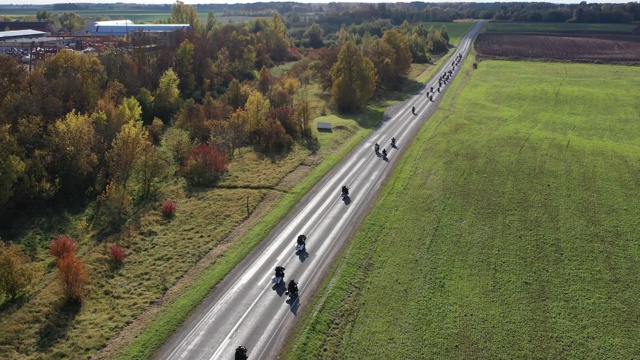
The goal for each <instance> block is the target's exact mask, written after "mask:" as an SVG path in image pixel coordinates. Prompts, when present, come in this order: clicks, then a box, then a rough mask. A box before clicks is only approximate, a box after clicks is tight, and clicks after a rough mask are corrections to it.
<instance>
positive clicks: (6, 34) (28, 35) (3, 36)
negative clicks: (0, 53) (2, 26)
mask: <svg viewBox="0 0 640 360" xmlns="http://www.w3.org/2000/svg"><path fill="white" fill-rule="evenodd" d="M46 35H47V33H46V32H43V31H36V30H12V31H2V32H0V41H7V40H15V39H32V38H39V37H43V36H46Z"/></svg>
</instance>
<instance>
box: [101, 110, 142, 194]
mask: <svg viewBox="0 0 640 360" xmlns="http://www.w3.org/2000/svg"><path fill="white" fill-rule="evenodd" d="M149 144H150V142H149V133H148V132H147V130H146V129H144V128H143V127H142V122H141V121H129V122H127V123H126V124H124V125H123V126H122V129H121V130H120V132H119V133H118V135H117V136H116V138H115V139H114V140H113V144H112V146H111V150H109V152H108V153H107V160H108V163H109V174H110V175H111V179H112V180H113V181H115V183H116V185H117V186H118V187H119V188H121V189H123V190H124V191H126V190H127V183H128V181H129V178H130V177H131V174H132V173H133V171H134V169H135V168H136V163H137V162H138V160H139V158H140V157H141V155H142V152H143V151H144V150H145V149H147V147H148V146H149Z"/></svg>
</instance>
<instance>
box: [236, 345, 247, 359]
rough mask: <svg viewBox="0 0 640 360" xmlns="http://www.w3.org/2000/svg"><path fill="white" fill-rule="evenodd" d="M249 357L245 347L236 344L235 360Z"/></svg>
mask: <svg viewBox="0 0 640 360" xmlns="http://www.w3.org/2000/svg"><path fill="white" fill-rule="evenodd" d="M248 358H249V357H248V356H247V348H246V347H244V346H238V347H237V348H236V356H235V360H247V359H248Z"/></svg>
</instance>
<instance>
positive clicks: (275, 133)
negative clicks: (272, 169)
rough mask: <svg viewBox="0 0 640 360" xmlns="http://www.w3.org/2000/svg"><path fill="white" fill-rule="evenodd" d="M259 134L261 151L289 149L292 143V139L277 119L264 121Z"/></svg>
mask: <svg viewBox="0 0 640 360" xmlns="http://www.w3.org/2000/svg"><path fill="white" fill-rule="evenodd" d="M260 135H261V136H260V145H261V147H262V151H264V152H267V153H274V152H277V151H284V150H289V149H290V148H291V146H292V145H293V139H292V138H291V136H290V135H288V134H287V132H286V131H285V130H284V128H283V127H282V125H281V124H280V122H279V121H278V120H269V121H266V122H265V123H264V124H263V125H262V128H261V129H260Z"/></svg>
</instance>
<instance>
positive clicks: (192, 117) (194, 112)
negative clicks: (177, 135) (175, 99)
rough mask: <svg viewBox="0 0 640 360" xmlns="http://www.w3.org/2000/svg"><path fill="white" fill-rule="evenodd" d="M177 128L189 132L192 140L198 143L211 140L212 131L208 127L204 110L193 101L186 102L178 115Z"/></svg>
mask: <svg viewBox="0 0 640 360" xmlns="http://www.w3.org/2000/svg"><path fill="white" fill-rule="evenodd" d="M176 126H177V127H178V128H180V129H184V130H187V131H188V132H189V134H190V135H191V139H192V140H196V141H197V142H200V141H205V140H206V139H208V138H209V135H210V133H211V130H210V129H209V127H208V126H207V119H206V118H205V114H204V108H203V106H202V105H200V104H197V103H196V102H195V101H194V100H193V99H188V100H187V101H185V102H184V103H183V105H182V107H181V108H180V111H179V112H178V114H177V115H176Z"/></svg>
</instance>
